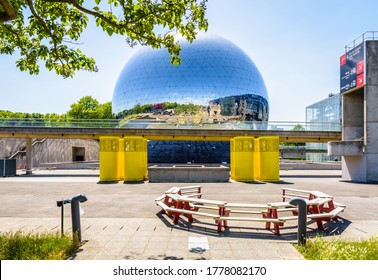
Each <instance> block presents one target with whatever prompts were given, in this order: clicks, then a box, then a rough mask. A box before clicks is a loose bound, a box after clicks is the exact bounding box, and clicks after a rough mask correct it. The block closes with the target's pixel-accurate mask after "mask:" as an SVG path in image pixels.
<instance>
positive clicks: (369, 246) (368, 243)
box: [297, 237, 378, 260]
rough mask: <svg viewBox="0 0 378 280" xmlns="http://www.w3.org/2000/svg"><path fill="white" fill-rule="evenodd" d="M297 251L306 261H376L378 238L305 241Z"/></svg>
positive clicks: (377, 256) (319, 238)
mask: <svg viewBox="0 0 378 280" xmlns="http://www.w3.org/2000/svg"><path fill="white" fill-rule="evenodd" d="M297 250H298V251H299V252H300V253H301V254H302V255H303V256H304V257H305V258H306V259H308V260H378V237H372V238H370V239H368V240H363V241H345V240H332V241H327V240H325V239H324V238H321V237H318V238H315V239H309V240H307V244H306V245H305V246H297Z"/></svg>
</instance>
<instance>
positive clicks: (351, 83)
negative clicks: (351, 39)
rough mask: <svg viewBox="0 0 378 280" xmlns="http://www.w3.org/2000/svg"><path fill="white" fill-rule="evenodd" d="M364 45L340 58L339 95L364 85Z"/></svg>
mask: <svg viewBox="0 0 378 280" xmlns="http://www.w3.org/2000/svg"><path fill="white" fill-rule="evenodd" d="M364 72H365V55H364V43H361V44H359V45H358V46H356V47H354V48H353V49H351V50H350V51H348V52H347V53H346V54H343V55H342V56H341V57H340V93H343V92H346V91H349V90H351V89H354V88H358V87H360V86H363V85H364V84H365V75H364Z"/></svg>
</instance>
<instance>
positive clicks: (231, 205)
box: [226, 203, 271, 209]
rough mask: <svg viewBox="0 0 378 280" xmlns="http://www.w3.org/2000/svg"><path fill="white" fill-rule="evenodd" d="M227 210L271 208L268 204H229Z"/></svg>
mask: <svg viewBox="0 0 378 280" xmlns="http://www.w3.org/2000/svg"><path fill="white" fill-rule="evenodd" d="M226 208H262V209H269V208H271V207H270V206H268V204H250V203H227V204H226Z"/></svg>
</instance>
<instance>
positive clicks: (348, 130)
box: [328, 32, 378, 182]
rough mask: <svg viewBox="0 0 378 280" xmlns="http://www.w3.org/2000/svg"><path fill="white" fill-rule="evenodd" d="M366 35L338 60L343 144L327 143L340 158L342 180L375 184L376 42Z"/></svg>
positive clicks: (377, 154) (377, 149) (377, 177)
mask: <svg viewBox="0 0 378 280" xmlns="http://www.w3.org/2000/svg"><path fill="white" fill-rule="evenodd" d="M377 34H378V33H377V32H371V33H365V34H363V35H362V36H361V38H360V39H361V41H362V42H361V43H360V44H358V45H357V44H356V40H355V41H353V43H352V44H351V45H349V46H347V47H346V53H345V54H344V55H343V56H341V58H340V69H341V71H340V73H341V77H340V81H341V84H340V88H341V92H342V104H343V114H342V141H336V142H329V143H328V153H329V154H330V155H340V156H342V178H343V179H346V180H352V181H359V182H378V113H377V112H378V41H377V40H375V38H377Z"/></svg>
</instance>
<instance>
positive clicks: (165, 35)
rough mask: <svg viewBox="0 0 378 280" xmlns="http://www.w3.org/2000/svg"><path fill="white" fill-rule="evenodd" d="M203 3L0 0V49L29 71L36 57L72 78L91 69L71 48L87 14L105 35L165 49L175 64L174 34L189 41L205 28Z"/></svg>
mask: <svg viewBox="0 0 378 280" xmlns="http://www.w3.org/2000/svg"><path fill="white" fill-rule="evenodd" d="M105 2H106V3H105ZM206 2H207V0H107V1H104V0H94V1H89V0H87V1H84V0H0V4H1V5H0V54H9V55H12V54H14V53H17V54H19V55H20V59H19V60H18V61H17V62H16V65H17V67H18V68H19V69H20V70H22V71H28V72H29V73H30V74H38V73H39V69H40V65H39V63H40V62H41V61H44V64H45V67H46V68H47V69H49V70H50V71H51V70H55V72H56V73H57V74H59V75H61V76H63V77H72V76H73V75H74V73H75V72H76V71H78V70H88V71H97V67H96V64H95V60H94V59H93V58H91V57H88V56H86V55H85V54H84V53H83V52H82V51H81V50H80V49H78V48H77V42H78V40H79V38H80V35H81V34H82V32H83V31H84V29H85V28H86V27H87V24H88V21H89V17H92V18H94V19H95V21H96V25H97V26H98V27H100V28H101V29H102V30H103V31H105V32H107V34H109V36H111V35H113V34H119V35H121V36H124V37H125V38H126V42H127V43H128V44H129V45H130V46H134V45H135V44H137V43H139V44H142V45H149V46H151V47H153V48H162V47H164V48H167V49H168V51H169V53H170V54H171V62H172V63H173V64H176V65H177V64H179V63H180V57H179V55H180V52H181V48H180V45H179V44H178V43H177V41H175V38H174V35H175V34H181V35H182V36H183V37H184V38H185V39H187V40H188V41H190V42H192V41H193V40H194V39H195V37H196V34H197V32H198V31H199V30H207V26H208V23H207V20H206V18H205V11H206ZM1 7H2V9H1ZM9 20H11V21H9ZM158 30H162V31H161V32H158Z"/></svg>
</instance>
